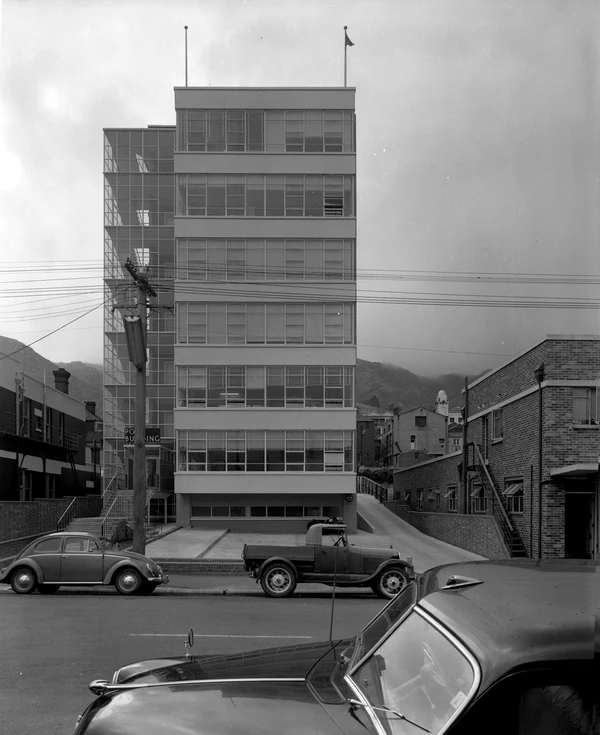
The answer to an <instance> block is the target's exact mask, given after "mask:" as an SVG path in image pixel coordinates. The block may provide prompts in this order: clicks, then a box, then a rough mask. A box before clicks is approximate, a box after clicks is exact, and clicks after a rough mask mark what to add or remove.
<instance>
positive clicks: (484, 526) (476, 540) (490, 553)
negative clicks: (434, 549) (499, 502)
mask: <svg viewBox="0 0 600 735" xmlns="http://www.w3.org/2000/svg"><path fill="white" fill-rule="evenodd" d="M385 505H386V507H387V508H389V509H390V510H391V511H393V512H394V513H396V515H398V516H400V517H401V518H402V519H403V520H405V521H407V523H410V524H411V526H414V527H415V528H417V529H418V530H419V531H421V532H422V533H426V534H427V535H428V536H433V537H434V538H437V539H439V540H440V541H445V542H446V543H448V544H453V545H454V546H459V547H460V548H462V549H466V550H467V551H472V552H474V553H475V554H481V556H485V557H487V558H488V559H507V558H509V556H510V555H509V553H508V550H507V548H506V546H505V544H504V542H503V540H502V534H501V532H500V529H499V528H498V524H497V523H496V520H495V519H494V518H493V517H492V516H489V515H470V516H466V515H464V514H462V513H426V512H418V511H411V510H410V509H409V508H408V506H406V505H403V504H402V503H397V502H394V501H390V502H387V503H385Z"/></svg>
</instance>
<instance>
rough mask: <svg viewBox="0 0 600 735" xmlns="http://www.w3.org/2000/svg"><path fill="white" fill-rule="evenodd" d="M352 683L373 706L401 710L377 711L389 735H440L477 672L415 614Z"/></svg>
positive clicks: (385, 642) (463, 699)
mask: <svg viewBox="0 0 600 735" xmlns="http://www.w3.org/2000/svg"><path fill="white" fill-rule="evenodd" d="M352 679H353V680H354V682H355V683H356V685H357V686H358V687H359V688H360V689H361V691H362V692H363V694H364V695H365V696H366V698H367V699H368V701H369V703H370V704H371V705H373V706H375V707H390V708H391V709H393V710H395V711H396V712H383V711H377V712H376V714H377V717H378V718H379V720H380V721H381V723H382V725H383V727H384V729H385V730H386V732H388V733H390V735H416V733H419V732H423V729H426V730H428V731H429V732H430V733H432V734H433V735H435V734H436V733H439V732H440V730H441V729H442V728H443V727H444V725H446V724H447V723H448V722H449V721H450V719H452V718H453V717H454V716H455V715H456V714H457V713H458V711H459V710H460V709H461V705H463V704H464V703H466V701H467V699H468V698H469V695H470V694H471V691H472V690H473V689H474V687H475V670H474V668H473V666H472V665H471V663H470V661H469V659H468V658H467V657H466V655H465V654H464V653H463V652H462V651H461V650H460V649H459V648H458V647H457V646H455V645H454V644H453V643H452V642H451V641H450V640H449V639H448V638H446V637H445V636H444V635H442V633H441V632H440V631H439V630H438V629H437V628H436V627H434V626H433V625H432V624H431V623H430V622H429V621H428V620H426V619H425V617H423V616H421V615H420V614H419V613H418V612H416V611H415V612H413V613H411V614H410V615H409V616H408V617H407V618H406V620H405V621H404V622H403V623H402V624H401V625H400V626H399V627H398V628H396V630H395V631H394V632H393V633H392V634H391V635H390V636H389V637H388V638H387V639H386V640H385V641H384V642H383V643H382V644H381V645H380V646H379V647H378V648H376V649H375V650H374V652H373V654H372V655H371V656H369V657H368V658H367V659H366V660H365V662H364V663H363V664H362V665H361V666H359V668H358V669H357V670H356V671H355V672H354V673H353V674H352ZM400 714H401V715H402V716H403V717H401V716H400ZM404 718H405V719H404ZM409 720H410V721H411V722H409ZM414 723H417V725H418V727H417V725H415V724H414Z"/></svg>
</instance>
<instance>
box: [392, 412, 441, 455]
mask: <svg viewBox="0 0 600 735" xmlns="http://www.w3.org/2000/svg"><path fill="white" fill-rule="evenodd" d="M447 430H448V417H447V416H445V415H444V414H442V413H439V412H438V411H432V410H431V409H429V408H424V407H423V406H419V407H417V408H411V409H409V410H408V411H400V410H398V409H394V415H393V416H392V417H390V418H389V419H388V420H387V421H386V422H385V424H384V426H383V430H382V455H383V464H384V465H385V466H386V467H406V466H408V465H414V464H415V463H418V462H422V461H423V460H424V459H431V458H432V457H437V456H441V455H443V454H445V453H446V445H447Z"/></svg>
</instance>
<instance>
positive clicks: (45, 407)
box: [0, 356, 99, 501]
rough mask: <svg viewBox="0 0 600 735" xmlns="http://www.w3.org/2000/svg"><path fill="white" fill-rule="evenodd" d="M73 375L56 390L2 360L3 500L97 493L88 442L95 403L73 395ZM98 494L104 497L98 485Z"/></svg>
mask: <svg viewBox="0 0 600 735" xmlns="http://www.w3.org/2000/svg"><path fill="white" fill-rule="evenodd" d="M69 378H70V374H69V373H68V372H67V371H66V370H64V369H63V368H59V369H58V370H55V371H54V385H47V384H46V383H45V382H42V381H39V380H36V379H35V378H33V377H31V376H30V375H27V373H26V372H24V371H23V370H22V368H21V365H20V363H19V362H18V361H16V360H15V359H13V358H12V357H10V356H5V357H4V359H2V360H1V361H0V477H1V478H2V483H1V484H0V501H31V500H38V499H41V498H46V499H54V498H63V497H66V496H84V495H87V494H92V493H93V492H94V466H93V459H92V457H91V455H90V452H89V449H88V448H87V447H86V437H87V435H88V433H89V430H90V423H89V422H90V421H91V420H96V421H98V417H96V416H94V415H92V414H90V412H89V410H88V409H89V408H90V407H91V406H92V405H93V404H91V403H90V404H88V405H86V404H84V403H82V402H81V401H78V400H77V399H76V398H73V397H72V396H69ZM96 492H99V485H98V486H97V489H96Z"/></svg>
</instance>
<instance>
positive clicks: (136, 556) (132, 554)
mask: <svg viewBox="0 0 600 735" xmlns="http://www.w3.org/2000/svg"><path fill="white" fill-rule="evenodd" d="M104 555H105V556H111V555H114V556H118V557H125V558H127V559H136V560H137V561H142V562H145V563H146V564H147V563H149V562H151V561H152V560H151V559H149V558H148V557H147V556H144V555H143V554H138V553H137V551H121V549H107V550H106V551H105V552H104ZM152 563H153V564H155V563H156V562H152Z"/></svg>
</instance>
